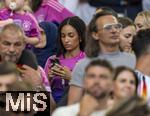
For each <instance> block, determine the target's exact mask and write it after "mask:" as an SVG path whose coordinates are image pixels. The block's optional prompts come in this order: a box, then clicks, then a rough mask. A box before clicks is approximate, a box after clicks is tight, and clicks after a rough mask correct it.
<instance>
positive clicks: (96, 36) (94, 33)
mask: <svg viewBox="0 0 150 116" xmlns="http://www.w3.org/2000/svg"><path fill="white" fill-rule="evenodd" d="M92 37H93V38H94V39H95V40H99V37H98V32H92Z"/></svg>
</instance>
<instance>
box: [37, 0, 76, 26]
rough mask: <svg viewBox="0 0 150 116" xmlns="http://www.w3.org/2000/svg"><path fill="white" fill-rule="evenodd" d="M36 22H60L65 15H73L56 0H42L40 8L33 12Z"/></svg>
mask: <svg viewBox="0 0 150 116" xmlns="http://www.w3.org/2000/svg"><path fill="white" fill-rule="evenodd" d="M34 15H35V17H36V18H37V20H38V22H43V21H46V22H57V23H61V22H62V21H63V20H64V19H66V18H67V17H71V16H74V14H73V13H71V12H70V11H69V10H67V9H66V8H65V7H64V6H63V5H62V4H60V3H59V2H58V1H57V0H43V3H42V5H41V6H40V8H39V9H38V10H37V11H36V12H35V13H34Z"/></svg>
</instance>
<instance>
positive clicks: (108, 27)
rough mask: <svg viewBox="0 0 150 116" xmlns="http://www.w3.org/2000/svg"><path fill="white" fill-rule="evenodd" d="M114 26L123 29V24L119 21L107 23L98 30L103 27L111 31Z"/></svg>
mask: <svg viewBox="0 0 150 116" xmlns="http://www.w3.org/2000/svg"><path fill="white" fill-rule="evenodd" d="M113 28H115V29H116V30H120V29H122V24H121V23H117V24H113V23H112V24H105V25H104V26H103V28H100V29H98V30H101V29H103V30H106V31H111V30H112V29H113Z"/></svg>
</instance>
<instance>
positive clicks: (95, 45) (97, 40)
mask: <svg viewBox="0 0 150 116" xmlns="http://www.w3.org/2000/svg"><path fill="white" fill-rule="evenodd" d="M121 29H122V26H121V24H119V23H118V20H117V17H116V16H114V15H113V14H112V13H110V12H106V11H102V12H100V13H98V14H96V15H95V16H94V17H93V19H92V20H91V22H90V24H89V28H88V38H87V43H86V48H85V52H86V55H87V57H86V58H84V59H82V60H81V61H79V62H78V64H77V65H76V67H75V68H74V70H73V73H72V80H71V85H70V90H69V98H68V104H72V103H75V102H77V101H79V100H80V98H81V96H82V94H83V90H84V89H83V87H84V84H83V80H84V76H83V74H84V71H85V67H86V66H87V65H88V63H89V62H90V61H91V60H92V59H105V60H107V61H109V62H110V63H111V64H112V65H113V67H118V66H127V67H130V68H132V69H133V68H135V62H136V59H135V56H134V55H132V54H129V53H125V52H121V51H120V49H119V42H120V38H119V35H120V31H121Z"/></svg>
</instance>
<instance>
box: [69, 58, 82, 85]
mask: <svg viewBox="0 0 150 116" xmlns="http://www.w3.org/2000/svg"><path fill="white" fill-rule="evenodd" d="M83 79H84V66H82V62H80V61H79V62H78V63H77V64H76V66H75V68H74V69H73V71H72V79H71V82H70V85H75V86H78V87H83Z"/></svg>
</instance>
